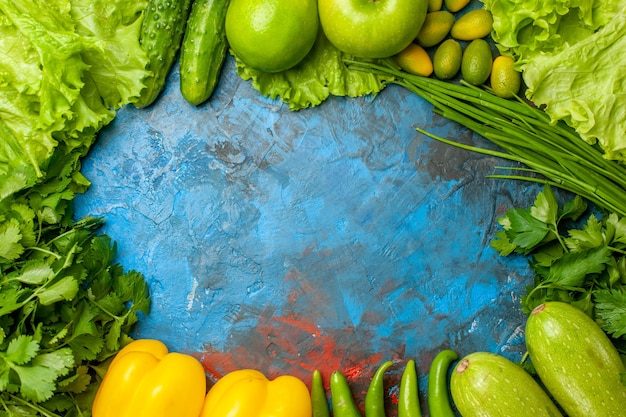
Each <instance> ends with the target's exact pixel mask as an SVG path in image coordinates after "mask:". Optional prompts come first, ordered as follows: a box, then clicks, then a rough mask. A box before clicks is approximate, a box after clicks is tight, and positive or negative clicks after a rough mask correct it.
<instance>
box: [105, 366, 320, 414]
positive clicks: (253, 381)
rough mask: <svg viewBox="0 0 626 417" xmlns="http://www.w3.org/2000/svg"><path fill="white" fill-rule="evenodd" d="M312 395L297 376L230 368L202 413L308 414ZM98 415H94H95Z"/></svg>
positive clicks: (213, 388)
mask: <svg viewBox="0 0 626 417" xmlns="http://www.w3.org/2000/svg"><path fill="white" fill-rule="evenodd" d="M311 415H312V411H311V395H310V393H309V389H308V388H307V386H306V385H305V384H304V382H302V381H301V380H300V379H298V378H296V377H295V376H291V375H282V376H279V377H278V378H276V379H274V380H272V381H270V380H268V379H267V378H266V377H265V375H263V374H262V373H261V372H259V371H255V370H252V369H242V370H238V371H233V372H230V373H228V374H226V375H224V376H223V377H222V378H221V379H219V380H218V381H217V382H216V383H215V385H213V386H212V387H211V389H209V392H208V393H207V395H206V398H205V401H204V407H203V408H202V413H201V414H200V416H201V417H311ZM94 417H97V416H94Z"/></svg>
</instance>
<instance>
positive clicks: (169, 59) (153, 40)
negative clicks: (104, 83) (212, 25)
mask: <svg viewBox="0 0 626 417" xmlns="http://www.w3.org/2000/svg"><path fill="white" fill-rule="evenodd" d="M190 8H191V0H149V1H148V5H147V6H146V10H145V15H144V19H143V23H142V25H141V34H140V42H141V46H142V48H143V50H144V51H145V52H146V54H147V55H148V59H149V63H148V66H147V68H146V69H147V70H149V71H151V72H152V75H151V76H150V77H148V78H147V79H146V80H144V83H145V84H146V88H144V89H143V90H142V91H141V96H140V97H139V99H138V100H137V101H136V102H135V103H134V104H135V107H137V108H143V107H147V106H149V105H150V104H152V103H153V102H154V101H155V100H156V98H157V97H158V95H159V94H160V93H161V90H163V87H164V86H165V80H166V78H167V75H168V73H169V71H170V69H171V68H172V65H173V64H174V60H175V58H176V54H177V53H178V50H179V49H180V44H181V42H182V39H183V35H184V33H185V26H186V23H187V18H188V17H189V11H190Z"/></svg>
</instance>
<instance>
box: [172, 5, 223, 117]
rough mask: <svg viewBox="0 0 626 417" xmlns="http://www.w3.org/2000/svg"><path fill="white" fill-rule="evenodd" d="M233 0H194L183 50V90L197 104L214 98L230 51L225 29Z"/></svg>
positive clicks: (181, 67)
mask: <svg viewBox="0 0 626 417" xmlns="http://www.w3.org/2000/svg"><path fill="white" fill-rule="evenodd" d="M229 4H230V0H195V1H194V3H193V6H192V7H191V13H190V15H189V19H188V20H187V28H186V29H185V37H184V38H183V46H182V49H181V52H180V91H181V94H182V95H183V97H184V98H185V100H187V101H188V102H189V103H190V104H193V105H194V106H197V105H199V104H202V103H204V102H205V101H206V100H208V99H209V97H211V94H212V93H213V90H214V89H215V86H216V85H217V81H218V79H219V75H220V72H221V70H222V66H223V64H224V61H225V60H226V54H227V52H228V42H227V40H226V31H225V29H224V26H225V22H226V11H227V10H228V5H229Z"/></svg>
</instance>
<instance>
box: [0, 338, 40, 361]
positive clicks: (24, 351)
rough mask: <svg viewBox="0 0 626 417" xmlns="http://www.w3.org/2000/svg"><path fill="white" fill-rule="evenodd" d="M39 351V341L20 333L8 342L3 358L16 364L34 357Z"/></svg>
mask: <svg viewBox="0 0 626 417" xmlns="http://www.w3.org/2000/svg"><path fill="white" fill-rule="evenodd" d="M37 352H39V343H38V342H37V341H36V340H33V337H32V336H26V335H20V336H17V337H16V338H14V339H12V340H11V341H10V342H9V346H8V347H7V350H6V352H5V353H4V354H3V355H2V357H3V358H4V360H6V361H8V362H11V363H14V364H16V365H23V364H25V363H27V362H28V361H30V360H31V359H32V358H34V357H35V356H36V355H37Z"/></svg>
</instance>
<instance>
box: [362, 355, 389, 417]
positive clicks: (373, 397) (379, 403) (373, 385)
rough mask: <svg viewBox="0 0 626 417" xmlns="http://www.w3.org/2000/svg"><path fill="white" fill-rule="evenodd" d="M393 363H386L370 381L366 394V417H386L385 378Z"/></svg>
mask: <svg viewBox="0 0 626 417" xmlns="http://www.w3.org/2000/svg"><path fill="white" fill-rule="evenodd" d="M391 365H393V362H391V361H387V362H384V363H383V364H382V365H380V367H379V368H378V370H377V371H376V373H374V376H373V377H372V380H371V381H370V385H369V387H368V388H367V393H366V394H365V417H385V387H384V384H383V382H384V381H383V376H384V374H385V372H386V371H387V369H388V368H389V367H390V366H391Z"/></svg>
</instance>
